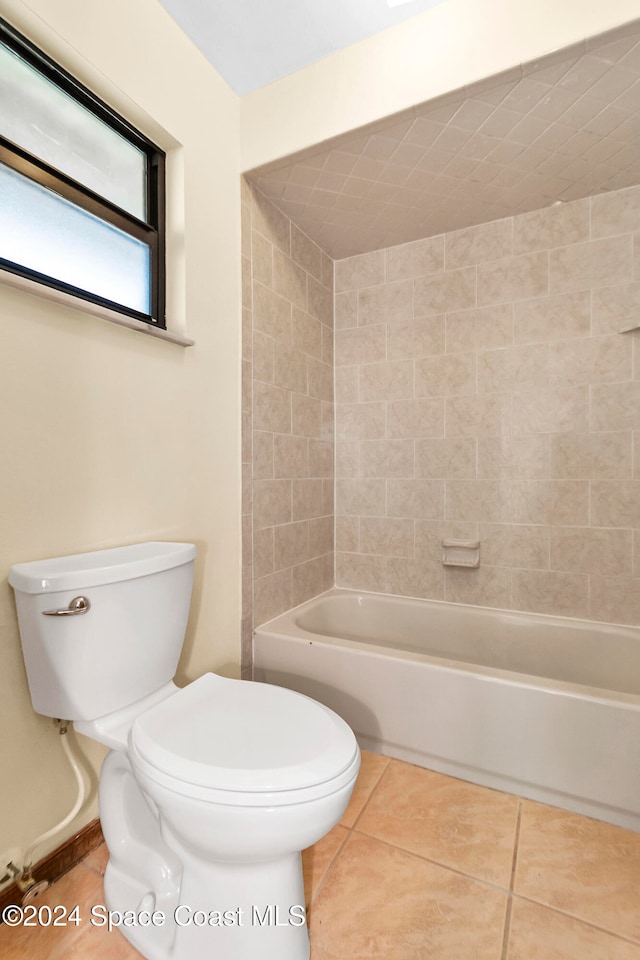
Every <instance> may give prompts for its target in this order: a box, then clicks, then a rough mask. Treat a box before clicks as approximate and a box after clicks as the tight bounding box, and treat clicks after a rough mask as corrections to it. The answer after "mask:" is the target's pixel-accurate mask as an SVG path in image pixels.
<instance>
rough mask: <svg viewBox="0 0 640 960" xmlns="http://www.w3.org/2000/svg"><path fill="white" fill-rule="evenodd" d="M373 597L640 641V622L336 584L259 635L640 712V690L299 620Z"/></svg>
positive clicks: (263, 627)
mask: <svg viewBox="0 0 640 960" xmlns="http://www.w3.org/2000/svg"><path fill="white" fill-rule="evenodd" d="M336 596H337V597H341V596H344V597H350V596H351V597H372V598H375V599H383V600H399V601H412V602H417V603H419V604H426V605H427V606H438V607H439V608H443V607H452V608H454V609H455V610H468V611H470V612H476V611H478V612H480V613H481V614H485V613H486V614H490V613H499V614H505V615H507V616H522V617H527V618H533V619H534V620H535V621H537V622H544V623H549V624H550V625H551V624H559V625H562V624H579V625H584V626H585V627H588V628H590V629H594V628H597V627H601V628H603V629H604V628H606V627H614V628H616V629H617V630H620V629H621V630H625V631H626V630H629V631H631V632H635V633H637V634H638V642H640V627H635V626H632V625H629V624H618V623H609V622H605V621H602V620H585V619H583V618H578V617H561V616H555V615H551V614H545V613H530V612H529V611H526V610H509V609H505V608H501V607H483V606H478V605H474V604H466V603H452V602H451V601H447V600H427V599H424V598H421V597H406V596H401V595H398V594H390V593H373V592H371V591H367V590H353V589H351V588H346V587H331V588H330V589H329V590H325V591H323V593H321V594H318V595H317V596H315V597H311V598H310V599H309V600H305V601H303V602H302V603H299V604H297V605H296V606H295V607H291V608H290V609H289V610H286V611H285V612H284V613H281V614H278V616H276V617H272V618H271V619H270V620H266V621H265V622H264V623H261V624H260V625H259V626H257V627H254V629H253V637H254V638H255V636H256V634H260V635H261V636H272V637H287V638H289V639H294V640H299V641H303V642H307V643H308V644H309V645H313V644H318V645H322V646H323V647H328V648H332V647H336V646H341V647H346V648H347V649H349V650H352V651H354V652H355V653H359V654H360V655H362V656H374V657H375V658H376V659H383V660H385V659H387V660H389V659H390V660H397V659H401V660H413V661H417V662H418V663H427V664H433V665H434V666H437V667H439V668H440V669H442V670H445V671H448V672H449V671H450V672H453V673H460V672H462V673H473V674H475V675H477V676H478V677H479V678H480V679H482V680H485V681H487V682H494V683H516V684H518V685H521V686H526V687H531V688H535V689H544V690H547V691H549V692H550V693H554V692H555V693H558V694H562V695H564V696H569V697H575V698H576V699H580V700H585V699H586V700H589V701H597V702H599V703H608V704H615V705H616V706H620V707H626V708H628V709H632V710H633V709H635V710H638V711H640V693H639V694H633V693H625V692H623V691H619V690H612V689H609V688H606V687H593V686H589V685H588V684H582V683H578V682H574V681H567V680H556V679H554V678H553V677H544V676H540V675H539V674H529V673H520V672H518V671H516V670H505V669H503V668H501V667H488V666H484V665H482V664H477V663H473V662H471V661H464V660H452V659H448V658H445V657H437V656H434V655H432V654H428V653H419V652H416V651H413V650H403V649H402V648H401V647H388V646H385V645H384V644H380V643H375V642H371V641H359V640H348V639H346V638H344V637H336V636H333V635H331V634H320V633H312V632H310V631H307V630H304V629H303V628H302V627H299V626H298V624H297V623H296V622H295V616H296V615H297V614H298V612H299V611H300V610H301V609H302V608H311V607H312V606H314V605H316V604H318V603H320V602H322V601H323V600H325V599H328V598H330V597H336Z"/></svg>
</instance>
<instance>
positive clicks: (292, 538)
mask: <svg viewBox="0 0 640 960" xmlns="http://www.w3.org/2000/svg"><path fill="white" fill-rule="evenodd" d="M273 556H274V567H275V569H276V570H282V569H283V568H284V567H292V566H293V565H294V564H296V563H302V562H303V561H304V560H307V559H308V558H309V524H308V521H306V520H303V521H298V522H297V523H283V524H280V525H279V526H277V527H274V528H273Z"/></svg>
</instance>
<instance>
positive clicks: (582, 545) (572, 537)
mask: <svg viewBox="0 0 640 960" xmlns="http://www.w3.org/2000/svg"><path fill="white" fill-rule="evenodd" d="M551 569H552V570H570V571H573V572H576V573H592V574H595V575H596V576H607V577H618V576H626V577H631V576H633V531H632V530H612V529H607V528H606V527H587V528H585V527H554V528H553V529H552V530H551Z"/></svg>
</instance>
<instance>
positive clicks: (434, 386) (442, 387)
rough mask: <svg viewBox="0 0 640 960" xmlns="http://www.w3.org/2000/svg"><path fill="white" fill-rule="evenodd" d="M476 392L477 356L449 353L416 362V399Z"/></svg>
mask: <svg viewBox="0 0 640 960" xmlns="http://www.w3.org/2000/svg"><path fill="white" fill-rule="evenodd" d="M475 392H476V354H475V353H449V354H446V355H445V356H444V357H424V358H421V359H420V360H416V372H415V395H416V397H445V396H457V395H461V394H469V393H475Z"/></svg>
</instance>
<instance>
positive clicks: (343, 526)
mask: <svg viewBox="0 0 640 960" xmlns="http://www.w3.org/2000/svg"><path fill="white" fill-rule="evenodd" d="M335 548H336V551H337V552H340V553H359V552H360V517H336V544H335Z"/></svg>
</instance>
